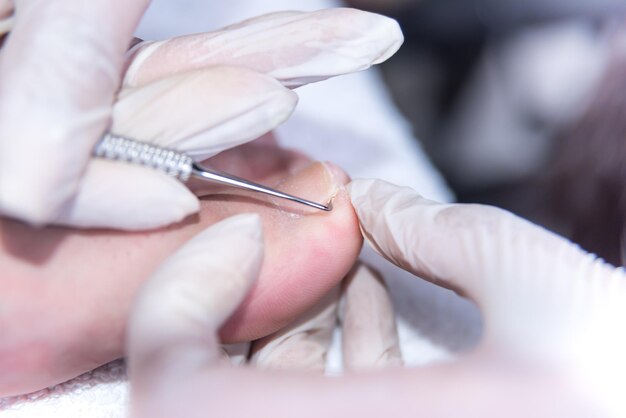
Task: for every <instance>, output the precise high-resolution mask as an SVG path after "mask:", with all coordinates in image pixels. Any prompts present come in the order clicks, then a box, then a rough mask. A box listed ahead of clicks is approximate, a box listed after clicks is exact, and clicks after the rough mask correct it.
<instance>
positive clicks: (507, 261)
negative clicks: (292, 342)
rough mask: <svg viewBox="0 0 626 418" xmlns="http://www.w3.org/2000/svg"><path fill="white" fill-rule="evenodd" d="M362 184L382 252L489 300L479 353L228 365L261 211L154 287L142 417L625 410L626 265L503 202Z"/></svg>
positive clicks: (134, 374)
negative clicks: (224, 339)
mask: <svg viewBox="0 0 626 418" xmlns="http://www.w3.org/2000/svg"><path fill="white" fill-rule="evenodd" d="M350 193H351V198H352V202H353V204H354V206H355V208H356V211H357V214H358V216H359V219H360V222H361V227H362V230H363V233H364V235H365V237H366V239H367V240H368V241H369V242H370V244H371V245H372V246H373V247H374V248H375V249H376V250H377V251H378V252H379V253H380V254H382V255H383V256H384V257H386V258H387V259H388V260H390V261H391V262H393V263H395V264H397V265H399V266H400V267H402V268H405V269H407V270H409V271H411V272H413V273H415V274H416V275H418V276H420V277H423V278H424V279H427V280H429V281H432V282H434V283H436V284H439V285H442V286H445V287H447V288H450V289H454V290H456V291H457V292H459V293H462V294H464V295H467V296H468V297H470V298H471V299H472V300H474V301H475V302H476V303H477V304H478V305H479V306H480V308H481V309H482V312H483V314H484V321H485V333H484V334H485V335H484V337H483V340H482V342H481V343H480V344H479V346H478V347H477V348H476V349H475V350H474V352H473V353H471V354H468V355H466V356H464V357H462V358H460V359H459V360H457V361H455V362H452V363H449V364H442V365H436V366H430V367H426V368H422V369H415V370H406V369H405V370H401V369H398V368H395V369H392V370H388V371H384V372H379V373H366V374H362V373H353V374H350V375H348V376H345V377H342V378H333V379H329V378H324V377H321V376H312V375H307V374H302V373H285V372H283V373H277V372H275V371H274V372H269V371H258V370H254V369H250V368H247V369H246V368H237V369H233V368H230V367H225V366H224V364H223V362H220V361H218V360H219V358H220V354H219V353H220V352H219V346H218V344H217V343H218V341H217V336H216V333H215V330H216V329H217V328H218V327H219V324H220V323H221V322H223V321H224V320H225V319H226V318H227V317H228V315H229V313H230V312H231V311H232V310H233V309H235V307H236V305H237V303H239V301H240V300H241V298H242V297H243V294H244V293H245V289H246V288H247V287H248V286H249V285H250V283H251V281H252V280H253V279H254V277H255V276H256V274H257V271H258V269H259V266H260V264H261V259H262V245H261V240H262V237H261V235H260V234H259V226H258V225H257V221H256V220H255V219H254V218H253V217H239V218H236V219H231V220H229V221H227V222H225V223H223V224H221V226H220V227H219V228H228V233H222V232H221V231H220V230H219V229H218V230H217V231H216V230H209V231H207V232H206V233H204V234H203V235H201V236H199V237H198V238H197V240H196V241H193V242H191V243H190V244H189V246H188V247H186V248H185V249H183V250H182V251H181V252H180V253H179V254H177V255H176V256H175V257H174V258H172V259H171V260H170V261H168V262H166V263H165V265H164V266H162V268H161V269H160V270H158V272H157V273H156V274H155V276H154V277H153V279H152V280H151V281H149V282H147V286H146V287H145V289H144V291H143V292H142V293H141V295H140V297H139V299H138V302H137V304H136V305H135V310H134V313H133V316H132V320H131V326H130V328H129V361H130V367H131V369H130V371H131V382H132V401H133V411H134V413H135V415H136V416H151V417H152V416H161V417H169V416H178V415H181V414H182V415H185V416H206V414H209V413H217V414H228V416H233V417H239V416H241V417H244V416H250V415H251V414H253V413H254V414H255V415H258V414H259V412H261V413H262V415H265V416H272V417H290V416H300V417H319V416H324V417H343V416H359V417H370V416H371V417H379V416H382V415H383V414H386V415H390V416H422V415H423V416H450V417H456V416H460V415H462V416H470V417H474V416H475V417H485V416H498V417H499V416H514V417H527V416H534V417H536V416H546V417H553V416H566V417H590V416H593V417H598V416H624V413H625V412H626V411H625V410H624V406H623V402H622V395H623V394H622V393H621V392H622V385H620V384H619V382H621V380H623V376H624V375H625V373H626V361H624V356H623V353H624V352H625V351H624V350H625V349H626V340H625V339H624V337H623V333H622V332H620V329H621V326H622V323H623V320H624V318H625V316H624V313H625V312H624V310H626V282H625V279H626V277H624V276H625V275H624V273H623V271H622V270H621V269H614V268H612V267H610V266H608V265H606V264H605V263H603V262H602V261H600V260H597V259H596V258H595V257H593V256H591V255H589V254H586V253H584V252H583V251H581V250H580V249H579V248H578V247H576V246H574V245H573V244H571V243H570V242H568V241H566V240H565V239H563V238H560V237H558V236H556V235H554V234H551V233H549V232H547V231H545V230H543V229H541V228H539V227H537V226H535V225H532V224H530V223H528V222H526V221H524V220H522V219H520V218H517V217H515V216H513V215H512V214H510V213H508V212H505V211H502V210H499V209H495V208H492V207H486V206H480V205H442V204H438V203H435V202H432V201H428V200H426V199H423V198H422V197H421V196H419V195H418V194H417V193H416V192H414V191H412V190H410V189H407V188H400V187H397V186H394V185H391V184H388V183H385V182H382V181H377V180H359V181H354V182H353V183H352V184H351V186H350ZM223 236H229V237H233V238H232V240H233V241H232V242H228V243H227V244H224V241H223V240H221V239H218V237H223ZM217 243H219V247H218V244H217ZM241 249H244V251H241ZM219 251H223V253H220V252H219ZM210 253H216V254H218V253H219V254H220V257H222V259H227V260H228V261H229V263H228V264H227V266H228V267H225V264H224V263H221V262H219V261H217V260H218V258H217V256H216V257H215V259H213V257H207V256H206V254H210ZM243 254H246V255H245V256H244V255H243ZM233 266H237V267H236V268H233ZM181 272H183V273H182V274H181ZM174 278H176V279H174ZM378 318H380V319H384V318H385V315H381V316H378ZM362 325H363V326H365V327H367V326H368V325H369V326H376V324H375V323H373V324H365V323H363V324H362ZM277 361H278V360H277ZM241 400H245V402H242V401H241Z"/></svg>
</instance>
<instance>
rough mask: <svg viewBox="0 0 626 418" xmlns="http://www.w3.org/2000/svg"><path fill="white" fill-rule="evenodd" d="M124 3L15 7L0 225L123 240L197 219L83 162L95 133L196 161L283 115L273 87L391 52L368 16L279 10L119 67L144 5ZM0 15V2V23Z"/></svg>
mask: <svg viewBox="0 0 626 418" xmlns="http://www.w3.org/2000/svg"><path fill="white" fill-rule="evenodd" d="M127 3H128V2H121V1H115V2H114V3H111V2H110V1H102V0H98V1H93V2H87V3H85V2H79V3H77V2H75V1H73V0H62V1H60V2H54V3H51V2H46V1H42V0H25V1H21V2H18V3H16V5H15V12H14V16H13V17H9V18H8V19H12V20H11V21H10V22H11V25H12V30H11V33H10V35H9V37H8V39H7V41H6V43H5V45H4V46H3V48H2V50H1V52H0V86H1V88H2V100H0V214H3V215H5V216H10V217H15V218H18V219H21V220H24V221H27V222H30V223H34V224H46V223H56V224H63V225H72V226H79V227H112V228H117V229H127V230H137V229H148V228H155V227H158V226H163V225H167V224H170V223H173V222H177V221H180V220H181V219H183V218H185V217H186V216H187V215H189V214H191V213H194V212H196V211H197V210H198V207H199V205H198V201H197V199H196V198H195V197H194V196H193V194H192V193H190V192H189V190H187V188H186V187H185V186H183V185H182V184H180V183H178V182H176V181H175V180H173V179H172V178H169V177H168V176H166V175H165V174H162V173H158V172H155V171H150V170H146V169H142V168H138V167H132V166H128V165H126V166H123V165H120V164H116V163H111V162H106V161H99V160H92V159H91V158H90V155H91V149H92V148H93V146H94V144H95V142H96V141H97V140H98V139H99V137H100V136H101V134H102V132H103V131H104V130H105V129H107V126H108V125H109V124H110V125H111V126H110V127H111V130H112V131H113V132H115V133H117V134H120V135H126V136H129V137H132V138H135V139H138V140H141V141H145V142H151V143H154V144H158V145H161V146H168V147H172V148H175V149H178V150H182V151H186V152H189V153H190V154H191V155H193V156H194V157H196V159H203V158H208V157H210V156H212V155H215V154H216V153H218V152H220V151H222V150H225V149H228V148H231V147H233V146H236V145H239V144H241V143H244V142H246V141H250V140H252V139H254V138H256V137H258V136H259V135H261V134H263V133H265V132H268V131H270V130H271V129H273V128H274V127H275V126H277V125H278V124H280V123H281V122H283V121H284V120H285V119H286V118H287V117H288V116H289V114H290V113H291V111H292V110H293V108H294V106H295V104H296V96H295V95H294V94H293V93H292V92H290V91H289V90H288V89H286V88H285V87H283V86H282V85H281V84H280V83H279V82H277V81H275V78H276V79H278V80H279V81H282V82H283V83H284V84H286V85H289V86H297V85H302V84H306V83H307V82H310V81H317V80H322V79H324V78H328V77H332V76H335V75H340V74H345V73H348V72H353V71H358V70H361V69H364V68H367V67H368V66H369V65H371V64H373V63H378V62H380V61H382V60H384V59H386V58H387V57H389V56H390V55H392V54H393V53H394V52H395V51H396V50H397V48H398V47H399V45H400V43H401V42H402V35H401V32H400V30H399V28H398V26H397V24H396V23H395V22H394V21H393V20H390V19H387V18H384V17H382V16H378V15H374V14H370V13H365V12H360V11H356V10H351V9H331V10H323V11H319V12H313V13H297V12H289V13H278V14H272V15H267V16H262V17H259V18H256V19H252V20H249V21H246V22H242V23H240V24H238V25H234V26H231V27H229V28H225V29H223V30H220V31H217V32H214V33H205V34H199V35H193V36H188V37H182V38H179V39H174V40H170V41H165V42H154V43H151V42H147V43H143V44H140V45H138V46H136V47H135V48H134V49H133V51H132V52H131V53H130V54H129V59H128V62H126V63H124V54H125V52H126V51H125V50H126V47H127V45H128V43H129V40H130V38H131V32H132V30H133V28H134V27H135V25H136V22H137V20H138V19H139V17H140V16H141V14H142V13H143V10H144V8H145V5H146V4H147V1H145V0H144V1H136V2H130V3H128V4H127ZM11 6H12V4H11V3H9V2H6V0H5V1H4V2H1V3H0V11H2V13H3V14H4V15H7V14H8V12H7V10H10V9H11ZM4 22H5V23H6V22H7V20H6V19H5V20H4ZM8 26H9V25H5V28H6V27H8ZM232 66H236V67H239V68H228V67H232ZM244 67H245V68H244ZM124 68H128V71H127V72H126V77H125V79H124V83H123V86H122V89H121V91H120V92H119V94H117V95H116V91H117V89H118V87H119V84H120V74H123V73H124ZM273 77H274V78H273ZM185 92H187V93H189V92H193V93H194V94H193V95H189V94H186V93H185ZM181 96H182V97H184V100H181ZM218 104H219V105H218ZM147 124H148V125H147ZM137 126H141V128H137ZM138 129H139V131H138ZM137 190H141V193H137ZM147 208H152V209H147Z"/></svg>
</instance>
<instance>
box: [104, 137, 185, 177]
mask: <svg viewBox="0 0 626 418" xmlns="http://www.w3.org/2000/svg"><path fill="white" fill-rule="evenodd" d="M94 156H96V157H100V158H106V159H107V160H117V161H125V162H129V163H132V164H140V165H143V166H146V167H150V168H153V169H155V170H159V171H162V172H164V173H166V174H169V175H170V176H172V177H176V178H177V179H179V180H180V181H182V182H186V181H187V180H189V176H191V172H192V170H193V160H192V159H191V158H190V157H189V156H187V155H185V154H182V153H180V152H176V151H173V150H170V149H167V148H161V147H157V146H155V145H150V144H146V143H144V142H139V141H135V140H132V139H128V138H124V137H122V136H117V135H113V134H111V133H107V134H105V135H104V136H103V137H102V139H101V140H100V142H98V144H97V145H96V148H95V149H94Z"/></svg>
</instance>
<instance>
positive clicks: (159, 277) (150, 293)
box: [127, 214, 263, 399]
mask: <svg viewBox="0 0 626 418" xmlns="http://www.w3.org/2000/svg"><path fill="white" fill-rule="evenodd" d="M262 242H263V230H262V227H261V220H260V218H259V217H258V215H253V214H245V215H238V216H235V217H232V218H228V219H226V220H225V221H222V222H220V223H217V224H215V225H213V226H211V227H210V228H208V229H207V230H205V231H204V232H202V233H200V234H199V235H197V236H196V237H195V238H193V239H192V240H191V241H189V242H187V243H186V244H185V245H184V246H183V247H182V248H181V249H180V250H178V251H177V252H176V253H175V254H174V255H173V256H171V257H170V258H169V259H168V260H166V261H165V262H164V263H163V264H162V265H161V267H160V268H159V269H158V270H157V271H156V272H155V273H154V274H153V276H152V278H151V279H149V280H148V281H147V282H146V284H145V285H144V287H143V289H142V290H141V292H140V293H139V296H138V298H137V301H136V303H135V306H134V309H133V312H132V314H131V318H130V323H129V328H128V340H127V341H128V350H127V351H128V356H129V370H130V377H131V381H132V384H133V390H134V391H135V393H134V394H133V395H134V399H138V398H139V399H141V398H142V396H143V394H149V393H152V395H154V393H157V392H158V391H159V390H160V389H163V387H164V386H166V385H168V384H171V383H172V382H173V381H174V382H176V381H178V380H179V379H181V378H182V379H186V378H188V377H192V376H193V375H194V374H195V373H196V372H197V371H199V370H202V369H206V367H207V366H211V365H213V364H217V363H218V362H220V359H221V357H222V352H221V350H220V347H219V343H218V337H217V330H218V329H219V327H220V325H221V324H222V323H223V322H224V321H225V320H226V319H227V318H228V316H229V315H230V314H231V313H232V312H233V311H234V310H235V308H237V306H238V305H239V303H240V302H241V301H242V300H243V298H244V296H245V295H246V293H247V291H248V289H249V288H250V286H251V285H252V283H253V282H254V280H255V279H256V277H257V275H258V273H259V270H260V268H261V262H262V258H263V244H262Z"/></svg>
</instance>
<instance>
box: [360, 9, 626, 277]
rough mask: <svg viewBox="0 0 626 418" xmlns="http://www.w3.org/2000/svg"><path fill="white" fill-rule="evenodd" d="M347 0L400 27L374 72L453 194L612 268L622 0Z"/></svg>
mask: <svg viewBox="0 0 626 418" xmlns="http://www.w3.org/2000/svg"><path fill="white" fill-rule="evenodd" d="M348 3H350V5H351V6H354V7H359V8H363V9H368V10H372V11H377V12H381V13H383V14H387V15H389V16H392V17H394V18H396V19H397V20H398V21H399V22H400V24H401V26H402V28H403V31H404V33H405V37H406V42H405V45H404V47H403V48H402V49H401V50H400V52H399V53H398V54H397V56H396V57H394V58H393V59H392V60H390V61H389V62H388V63H386V64H385V65H384V66H383V67H382V69H383V73H384V77H385V79H386V81H387V83H388V85H389V87H390V89H391V91H392V94H393V95H394V98H395V100H396V103H397V104H398V106H399V107H400V109H401V110H402V112H403V113H404V114H405V116H406V117H407V118H408V119H409V120H410V121H411V123H412V124H413V127H414V130H415V134H416V136H417V137H418V138H419V139H420V140H421V141H422V143H423V145H424V148H425V149H426V151H427V152H428V154H429V155H430V157H431V159H432V160H433V161H434V163H435V164H436V165H437V167H438V168H439V170H440V171H441V172H442V173H443V174H444V176H445V177H446V179H447V181H448V182H449V184H450V185H451V187H452V189H453V190H454V191H455V193H456V195H457V198H458V200H459V201H461V202H473V203H487V204H492V205H496V206H499V207H502V208H505V209H508V210H511V211H513V212H514V213H517V214H519V215H520V216H523V217H525V218H527V219H529V220H531V221H533V222H536V223H539V224H541V225H543V226H545V227H547V228H549V229H551V230H553V231H555V232H557V233H559V234H561V235H564V236H566V237H568V238H570V239H572V240H573V241H575V242H576V243H578V244H580V245H581V246H582V247H583V248H584V249H586V250H587V251H591V252H593V253H596V254H598V255H599V256H601V257H602V258H604V259H606V260H607V261H609V262H610V263H612V264H614V265H622V264H623V262H624V260H625V256H624V247H625V242H624V236H625V232H626V228H625V226H626V224H625V218H626V217H625V214H626V1H624V0H587V1H583V0H525V1H523V2H522V1H517V2H513V1H500V0H421V1H420V0H387V1H385V0H351V1H349V2H348Z"/></svg>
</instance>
